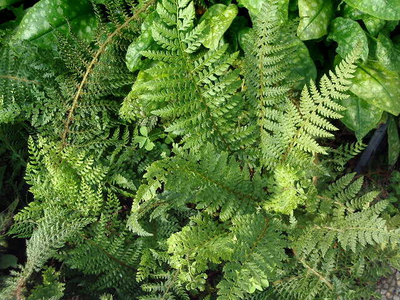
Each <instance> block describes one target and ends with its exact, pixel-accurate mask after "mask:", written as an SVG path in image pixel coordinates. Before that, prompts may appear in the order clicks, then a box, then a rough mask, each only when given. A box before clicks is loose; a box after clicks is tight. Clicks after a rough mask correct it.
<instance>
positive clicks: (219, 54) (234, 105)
mask: <svg viewBox="0 0 400 300" xmlns="http://www.w3.org/2000/svg"><path fill="white" fill-rule="evenodd" d="M157 12H158V14H159V15H160V18H161V21H162V23H157V24H155V25H154V26H153V37H154V39H155V41H156V42H157V43H158V45H159V46H160V47H161V48H162V49H161V50H147V51H143V52H142V53H143V54H144V55H145V56H147V57H148V58H150V59H153V60H156V61H157V63H156V64H155V65H153V66H152V67H150V68H149V69H147V70H146V71H145V72H146V75H143V77H144V76H146V77H147V78H146V80H144V81H140V86H137V87H136V84H135V88H134V89H135V92H134V93H133V94H131V96H130V97H128V99H126V100H125V101H129V102H136V103H137V104H136V105H137V106H139V107H140V110H142V112H143V113H144V114H145V115H146V116H150V115H157V116H159V117H161V121H162V122H164V123H165V128H166V131H168V132H172V133H174V134H177V135H180V136H182V139H183V140H182V143H184V144H185V147H186V148H190V149H198V148H200V147H203V146H204V145H205V144H206V143H207V142H211V143H212V144H214V145H215V146H216V147H218V148H219V149H221V150H226V151H229V152H231V153H234V152H236V151H239V150H241V149H242V148H243V147H244V145H243V144H242V143H241V141H242V137H247V136H249V134H250V131H249V129H247V128H246V127H243V126H240V125H239V124H238V122H237V119H238V116H239V115H240V113H241V110H242V109H243V101H242V99H241V97H240V96H237V95H236V93H237V92H238V89H239V88H240V87H241V84H242V83H241V80H240V78H239V73H238V72H234V71H232V70H231V66H232V64H233V63H234V61H235V60H236V58H237V55H238V53H233V54H228V53H227V49H228V47H227V46H226V45H224V46H221V47H219V48H218V49H216V50H215V51H211V50H204V49H201V48H200V47H201V40H200V38H199V36H200V34H201V33H202V32H203V29H204V28H203V27H204V26H205V25H204V24H205V22H202V23H200V24H199V25H194V24H195V22H194V21H195V20H194V19H195V8H194V4H193V2H192V1H178V0H174V1H170V0H168V1H167V0H166V1H162V3H159V4H158V5H157ZM130 115H132V114H130ZM138 117H139V118H140V117H141V116H138V115H137V116H136V118H138ZM130 118H132V117H130ZM237 132H241V135H239V136H235V133H237Z"/></svg>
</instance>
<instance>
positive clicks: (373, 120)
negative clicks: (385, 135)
mask: <svg viewBox="0 0 400 300" xmlns="http://www.w3.org/2000/svg"><path fill="white" fill-rule="evenodd" d="M340 104H341V105H343V106H344V107H346V110H345V111H344V112H342V113H341V114H342V115H343V118H342V119H340V121H342V122H343V124H344V125H346V127H347V128H349V129H350V130H352V131H354V133H355V134H356V137H357V139H358V140H361V139H362V138H363V137H364V136H366V135H367V134H368V132H370V131H371V130H372V129H374V128H375V127H376V126H377V125H378V123H379V121H380V120H381V117H382V113H383V110H381V109H379V108H378V107H376V106H374V105H372V104H369V103H368V102H366V101H364V100H362V99H360V98H359V97H357V96H355V95H353V94H351V95H350V97H349V98H347V99H344V100H342V101H341V103H340Z"/></svg>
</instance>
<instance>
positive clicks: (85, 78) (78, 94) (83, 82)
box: [61, 0, 157, 148]
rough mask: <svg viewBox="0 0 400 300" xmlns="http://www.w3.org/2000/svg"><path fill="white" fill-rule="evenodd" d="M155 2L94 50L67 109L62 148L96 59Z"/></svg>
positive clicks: (135, 15)
mask: <svg viewBox="0 0 400 300" xmlns="http://www.w3.org/2000/svg"><path fill="white" fill-rule="evenodd" d="M156 2H157V0H150V1H149V2H147V3H146V4H145V5H144V6H143V7H141V8H140V9H139V10H137V11H136V13H135V14H134V15H133V16H132V17H130V18H129V19H127V20H126V21H125V22H124V23H123V24H122V25H121V26H119V27H118V28H116V29H115V30H114V31H113V32H112V33H111V34H110V35H109V36H108V37H107V39H106V40H105V42H104V43H103V44H102V45H101V46H100V47H99V49H98V50H97V51H96V53H95V55H94V57H93V59H92V61H91V62H90V64H89V66H88V67H87V69H86V71H85V74H84V75H83V78H82V80H81V82H80V84H79V86H78V89H77V91H76V93H75V96H74V98H73V101H72V105H71V108H70V109H69V112H68V117H67V120H66V121H65V125H64V130H63V132H62V134H61V142H62V148H64V147H65V146H66V145H67V137H68V132H69V126H70V125H71V123H72V120H73V117H74V112H75V109H76V108H77V107H78V102H79V99H80V97H81V95H82V93H83V88H84V86H85V85H86V83H87V81H88V79H89V75H90V73H91V71H92V69H93V67H94V66H95V64H96V63H97V61H98V60H99V57H100V55H101V54H102V53H103V52H104V51H105V49H106V47H107V46H108V44H110V43H111V41H112V40H113V38H114V37H115V36H117V35H118V34H119V33H120V31H121V30H122V29H124V28H125V27H127V26H128V25H129V23H130V22H132V21H133V20H136V19H138V18H139V15H140V14H141V13H142V12H144V11H146V10H147V9H148V8H149V7H150V6H151V5H153V4H155V3H156Z"/></svg>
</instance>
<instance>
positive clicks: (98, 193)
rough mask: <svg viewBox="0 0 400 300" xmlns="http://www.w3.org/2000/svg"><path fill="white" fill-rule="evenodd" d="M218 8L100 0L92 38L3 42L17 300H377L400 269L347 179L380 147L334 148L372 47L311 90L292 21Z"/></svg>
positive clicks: (382, 203) (5, 147) (186, 0)
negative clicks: (377, 284) (352, 165)
mask: <svg viewBox="0 0 400 300" xmlns="http://www.w3.org/2000/svg"><path fill="white" fill-rule="evenodd" d="M63 1H66V0H63ZM211 2H212V4H213V5H211ZM214 2H217V1H191V0H159V1H157V0H147V1H123V0H104V1H93V3H91V6H90V7H89V6H88V7H87V10H88V11H89V13H90V16H91V17H93V18H94V19H95V20H96V22H95V25H93V26H94V27H93V28H90V30H89V31H90V33H91V35H90V36H89V38H87V39H82V38H80V37H78V34H77V32H74V26H75V25H74V24H75V23H74V22H75V21H74V20H69V21H71V22H70V23H69V21H68V22H67V23H68V26H69V27H68V28H69V29H68V30H64V29H63V28H62V26H59V27H60V28H51V29H49V30H52V31H53V34H54V36H53V38H56V40H57V43H56V44H55V45H52V46H51V47H47V48H46V47H44V46H43V44H40V43H37V41H35V39H31V40H30V41H27V40H26V41H15V40H14V39H13V36H12V31H9V30H5V31H0V32H1V35H0V36H1V37H3V38H2V39H1V44H0V136H1V137H2V141H1V144H0V150H1V152H0V154H1V155H2V157H1V158H2V159H1V161H3V160H5V159H4V158H3V154H4V157H7V158H8V157H12V159H11V161H12V164H13V166H15V174H13V175H12V178H13V179H14V178H17V179H18V180H20V181H21V182H22V183H21V184H19V185H15V186H13V189H14V190H18V188H17V187H19V188H20V189H22V188H23V189H26V190H29V196H25V197H24V199H23V201H22V202H24V201H25V198H26V200H27V201H26V202H27V203H24V205H22V204H21V205H20V207H19V208H18V212H17V213H16V214H15V215H14V216H13V217H12V218H11V214H12V211H13V210H14V208H15V205H17V204H16V203H17V201H15V202H14V203H15V204H13V205H12V206H11V207H10V209H9V210H8V212H7V213H5V214H3V213H1V214H0V220H2V224H1V234H3V233H4V234H5V233H6V234H7V236H4V237H3V236H0V237H1V239H0V240H1V241H4V240H6V239H7V238H8V237H10V236H11V237H15V238H23V239H26V240H27V246H26V260H25V262H24V263H22V261H19V263H21V265H18V267H15V268H14V270H12V271H10V272H9V273H7V274H6V275H7V276H6V279H5V280H4V281H0V286H1V292H0V295H1V296H0V297H1V299H10V300H11V299H28V300H29V299H31V300H32V299H44V298H46V297H47V298H48V299H54V300H56V299H64V298H65V299H70V298H71V299H75V298H76V297H79V298H82V299H83V298H85V299H86V298H87V299H104V300H106V299H107V300H117V299H140V300H149V299H160V300H161V299H164V300H165V299H185V300H188V299H205V300H206V299H208V300H212V299H216V300H240V299H290V300H291V299H293V300H306V299H360V297H363V298H365V299H367V298H369V297H371V296H374V295H375V292H374V287H373V284H372V283H373V282H374V281H377V280H378V279H379V278H380V276H382V275H384V274H386V273H387V271H388V269H389V263H390V264H391V265H392V266H400V263H399V257H400V254H399V250H398V249H399V243H400V229H399V227H398V226H397V225H396V224H398V221H396V218H395V217H392V215H391V214H390V212H391V210H390V209H393V208H390V207H389V203H388V201H387V200H385V199H382V198H383V197H382V196H381V194H380V192H379V191H374V190H373V189H371V188H370V187H369V186H368V185H367V184H365V182H364V179H363V177H361V176H359V175H357V174H355V173H351V172H347V171H348V169H349V168H348V169H346V168H347V167H348V164H347V163H348V161H349V160H351V159H352V158H353V157H354V156H356V155H358V154H359V153H360V152H361V151H362V150H363V149H364V147H365V145H364V144H363V143H362V142H361V141H359V142H357V143H351V142H350V143H343V144H341V145H340V142H341V140H340V141H337V140H335V134H334V133H335V132H337V131H338V129H339V127H340V125H339V123H338V122H337V121H336V120H338V119H340V118H341V117H342V115H343V114H344V113H345V110H346V108H345V107H344V106H343V105H342V104H344V103H345V102H344V101H343V100H344V99H347V98H348V97H349V96H348V93H347V92H348V91H349V89H351V86H352V84H353V81H354V78H355V76H356V74H357V68H358V64H359V63H360V57H362V51H363V50H362V48H361V47H355V49H354V50H353V51H348V53H346V55H343V56H342V57H338V58H337V61H336V62H337V63H336V64H335V65H336V67H335V68H334V71H329V72H328V74H327V75H322V74H321V76H319V78H320V79H319V80H317V81H315V80H313V79H312V78H311V77H313V76H308V77H310V78H308V77H307V76H304V78H306V77H307V80H305V79H304V78H300V77H299V76H298V72H297V74H296V70H294V69H295V68H296V67H298V61H299V60H298V58H299V53H300V52H301V53H303V54H304V53H305V52H307V53H306V54H307V57H308V56H309V54H308V50H307V47H306V46H305V44H303V42H302V41H301V40H300V38H299V37H298V36H296V34H295V28H296V26H297V25H298V24H297V23H296V21H294V20H292V19H293V18H292V15H293V11H292V12H291V13H290V14H288V13H285V12H286V11H287V10H285V9H284V7H283V4H282V3H281V2H278V1H274V0H271V1H265V3H263V4H262V6H261V7H260V8H261V9H259V11H256V10H255V9H254V7H253V6H251V5H249V4H247V3H246V1H243V5H244V6H245V7H247V8H248V9H249V11H250V15H251V28H250V27H249V26H250V22H248V21H249V20H248V19H246V17H243V15H244V16H247V12H246V11H245V8H240V11H241V12H245V13H244V14H241V15H239V16H236V15H237V13H238V11H239V8H238V7H237V6H236V5H235V4H230V5H225V4H222V3H214ZM46 3H47V2H46V0H40V2H39V4H40V5H45V4H46ZM46 5H50V4H49V3H47V4H46ZM295 6H296V5H295ZM39 8H40V6H39ZM39 8H38V6H37V7H34V8H32V10H33V9H35V10H37V9H39ZM35 10H33V11H35ZM27 16H29V14H28V15H27ZM81 17H82V16H79V17H76V18H78V19H79V18H81ZM243 24H245V25H243ZM10 26H11V25H10ZM240 26H245V27H246V28H245V30H244V31H243V32H236V31H235V28H240ZM53 27H54V26H53ZM228 28H229V29H228ZM0 30H1V29H0ZM21 30H22V29H21ZM242 33H243V35H242ZM243 36H244V37H245V41H243ZM210 41H212V42H210ZM310 60H311V59H310ZM314 77H316V76H314ZM309 79H312V80H309ZM314 79H315V78H314ZM305 81H307V82H306V84H304V82H305ZM14 131H15V132H18V134H16V133H15V132H14ZM346 142H347V141H346ZM338 144H339V145H338ZM7 172H8V173H7ZM22 172H23V173H24V175H23V176H22V175H21V174H22ZM4 174H9V171H8V169H4V168H3V167H0V179H1V180H3V179H2V177H4V176H3V175H4ZM22 177H23V178H24V179H22ZM11 181H13V180H9V181H4V182H11ZM2 183H3V181H1V184H2ZM21 187H22V188H21ZM23 195H26V193H24V194H23ZM11 219H12V221H11ZM396 222H397V223H396ZM0 251H3V249H0ZM47 298H46V299H47Z"/></svg>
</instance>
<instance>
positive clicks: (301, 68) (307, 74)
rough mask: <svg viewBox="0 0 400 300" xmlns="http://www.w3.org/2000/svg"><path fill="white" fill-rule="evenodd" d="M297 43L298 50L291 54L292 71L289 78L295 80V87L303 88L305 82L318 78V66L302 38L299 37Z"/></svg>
mask: <svg viewBox="0 0 400 300" xmlns="http://www.w3.org/2000/svg"><path fill="white" fill-rule="evenodd" d="M296 44H297V45H296V50H295V51H294V53H293V54H292V56H291V68H290V70H291V72H290V75H289V78H288V80H289V81H291V80H293V81H294V82H295V83H294V86H293V88H294V89H297V90H302V89H303V87H304V85H305V84H307V83H309V82H310V80H315V79H316V78H317V68H316V67H315V64H314V61H313V60H312V59H311V57H310V53H309V52H308V49H307V46H306V45H305V44H304V43H303V42H302V41H301V40H300V39H297V43H296Z"/></svg>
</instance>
